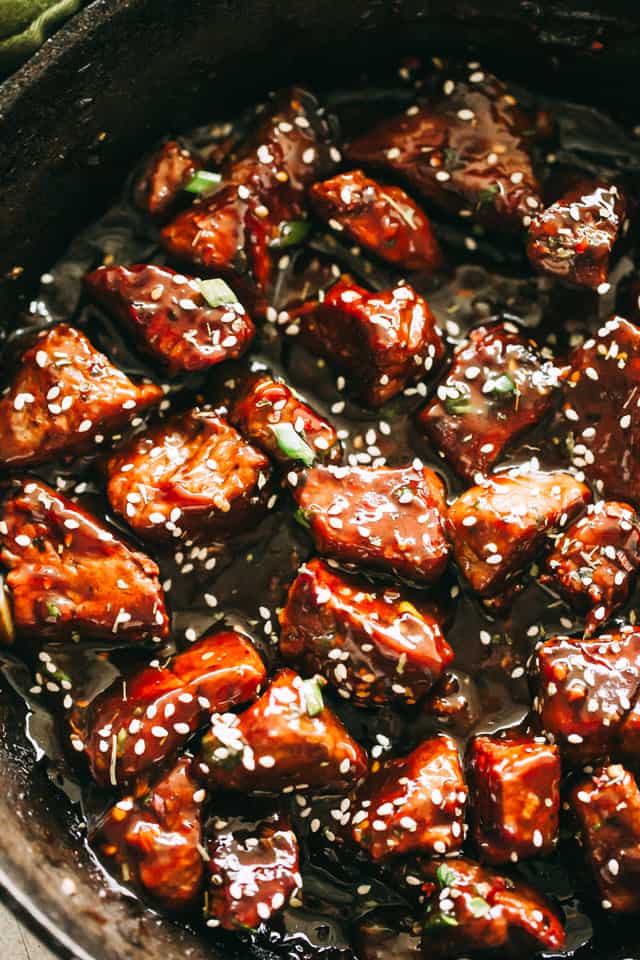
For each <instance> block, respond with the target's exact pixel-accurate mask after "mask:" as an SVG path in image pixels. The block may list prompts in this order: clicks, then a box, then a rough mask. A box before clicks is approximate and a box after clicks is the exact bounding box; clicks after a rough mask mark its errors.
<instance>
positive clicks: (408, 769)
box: [351, 736, 467, 860]
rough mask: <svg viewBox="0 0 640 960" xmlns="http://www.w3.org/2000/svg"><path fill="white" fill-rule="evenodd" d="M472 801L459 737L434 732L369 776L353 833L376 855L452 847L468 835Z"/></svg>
mask: <svg viewBox="0 0 640 960" xmlns="http://www.w3.org/2000/svg"><path fill="white" fill-rule="evenodd" d="M466 801H467V788H466V786H465V782H464V780H463V778H462V770H461V769H460V760H459V757H458V750H457V748H456V746H455V744H454V742H453V740H451V738H450V737H446V736H437V737H433V738H432V739H431V740H425V741H424V743H421V744H420V746H419V747H417V748H416V749H415V750H414V751H413V752H412V753H410V754H409V756H408V757H401V758H398V759H396V760H387V761H386V762H385V763H383V764H382V766H381V768H380V769H379V770H378V772H377V773H373V774H371V775H370V776H369V777H368V778H367V780H365V782H364V784H363V785H362V787H361V788H360V789H359V791H358V794H357V796H356V799H355V802H354V804H353V807H352V809H353V816H352V818H351V824H352V832H353V838H354V840H355V841H356V843H359V844H360V846H361V847H363V849H365V850H366V851H367V853H368V854H369V856H370V857H371V858H372V859H373V860H382V859H386V858H387V857H389V856H394V855H397V854H405V853H409V852H413V853H416V852H420V853H425V854H427V855H428V856H433V855H434V854H445V853H450V852H451V851H454V850H459V849H460V847H461V846H462V842H463V840H464V833H465V830H466V827H465V823H464V808H465V804H466Z"/></svg>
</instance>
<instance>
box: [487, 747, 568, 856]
mask: <svg viewBox="0 0 640 960" xmlns="http://www.w3.org/2000/svg"><path fill="white" fill-rule="evenodd" d="M469 770H470V780H469V787H470V790H471V795H472V797H473V804H472V810H473V817H472V820H473V837H474V840H475V843H476V846H477V848H478V851H479V854H480V858H481V859H482V860H485V861H486V862H487V863H509V861H512V862H516V861H517V860H522V859H524V858H526V857H539V856H546V855H547V854H549V853H551V852H552V851H553V849H554V847H555V845H556V843H557V840H558V814H559V808H560V792H559V784H560V756H559V753H558V750H557V747H555V746H552V745H550V744H548V743H546V742H544V741H543V742H539V741H533V740H528V739H526V738H525V737H510V738H509V739H508V740H501V739H498V738H497V737H476V738H475V739H474V740H473V742H472V744H471V749H470V754H469Z"/></svg>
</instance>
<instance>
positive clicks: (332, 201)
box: [309, 170, 442, 273]
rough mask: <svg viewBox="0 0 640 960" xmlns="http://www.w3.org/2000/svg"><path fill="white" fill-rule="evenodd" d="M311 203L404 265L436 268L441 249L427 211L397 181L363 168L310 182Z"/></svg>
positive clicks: (354, 237)
mask: <svg viewBox="0 0 640 960" xmlns="http://www.w3.org/2000/svg"><path fill="white" fill-rule="evenodd" d="M309 196H310V198H311V203H312V205H313V207H314V209H315V211H316V213H318V214H319V216H321V217H322V219H323V220H326V221H327V222H328V223H329V226H330V227H332V228H333V229H334V230H338V231H340V232H342V231H344V233H345V235H346V236H347V237H348V238H349V240H353V241H354V242H355V243H357V244H359V245H360V246H362V247H365V249H367V250H371V251H372V252H373V253H375V254H377V256H379V257H380V258H381V259H382V260H386V261H387V262H388V263H393V264H394V265H397V266H398V267H399V268H400V269H402V270H424V271H426V272H428V273H434V272H435V271H436V270H439V269H440V267H441V266H442V254H441V252H440V247H439V246H438V241H437V240H436V237H435V234H434V232H433V230H432V229H431V224H430V222H429V219H428V217H427V216H426V214H425V213H423V211H422V210H421V209H420V207H419V206H418V205H417V203H415V201H414V200H412V199H411V197H410V196H409V195H408V194H406V193H405V192H404V190H401V189H400V187H392V186H383V185H382V184H380V183H378V182H377V181H376V180H372V179H371V178H370V177H367V176H366V175H365V174H364V173H363V172H362V170H352V171H350V172H349V173H339V174H338V175H337V176H336V177H334V178H333V179H332V180H325V181H324V183H314V185H313V186H312V187H311V190H310V191H309Z"/></svg>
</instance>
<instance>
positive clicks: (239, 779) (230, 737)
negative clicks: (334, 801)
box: [200, 670, 367, 795]
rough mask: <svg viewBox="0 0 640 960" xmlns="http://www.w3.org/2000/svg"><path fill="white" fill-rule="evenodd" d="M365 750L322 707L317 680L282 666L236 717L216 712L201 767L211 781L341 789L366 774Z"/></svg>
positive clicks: (263, 788) (269, 789)
mask: <svg viewBox="0 0 640 960" xmlns="http://www.w3.org/2000/svg"><path fill="white" fill-rule="evenodd" d="M366 767H367V756H366V754H365V752H364V750H363V749H362V747H360V746H359V745H358V744H357V743H356V741H355V740H354V739H353V738H352V737H351V736H350V734H349V733H348V732H347V730H346V729H345V728H344V727H343V725H342V723H341V722H340V720H339V719H338V718H337V717H336V716H335V715H334V714H333V713H332V712H331V711H330V710H329V708H328V707H327V706H325V704H324V702H323V699H322V692H321V690H320V687H319V685H318V683H317V681H315V680H302V678H301V677H299V676H298V675H297V674H296V673H294V672H293V670H280V671H279V673H277V674H276V676H275V677H274V679H273V681H272V682H271V684H270V686H269V687H268V688H267V690H266V691H265V693H263V695H262V696H261V697H260V699H259V700H257V701H256V702H255V703H254V704H253V706H251V707H249V708H248V710H245V711H244V713H241V714H240V715H239V716H237V715H236V714H233V713H226V714H216V715H214V716H213V717H212V718H211V729H210V730H209V732H208V733H207V734H206V736H205V737H204V740H203V741H202V754H201V762H200V769H201V771H202V773H203V774H204V775H205V777H206V778H207V780H208V782H209V783H210V784H211V786H212V787H213V786H215V787H218V788H221V789H224V790H240V791H242V792H251V793H270V794H276V795H277V794H279V793H281V792H282V790H284V789H287V788H293V787H296V788H299V789H306V788H311V789H319V790H320V791H321V792H323V793H341V792H345V791H346V790H348V789H350V788H351V787H352V786H353V785H354V784H355V783H357V781H358V780H360V778H361V777H362V776H363V775H364V773H365V770H366Z"/></svg>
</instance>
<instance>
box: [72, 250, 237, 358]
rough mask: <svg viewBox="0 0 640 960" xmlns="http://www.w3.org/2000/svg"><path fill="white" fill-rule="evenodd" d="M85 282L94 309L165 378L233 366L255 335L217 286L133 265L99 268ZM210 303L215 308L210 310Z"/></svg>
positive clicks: (234, 302) (166, 270) (224, 289)
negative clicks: (132, 340) (112, 320)
mask: <svg viewBox="0 0 640 960" xmlns="http://www.w3.org/2000/svg"><path fill="white" fill-rule="evenodd" d="M85 282H86V284H87V287H88V289H89V291H90V293H91V295H92V296H93V297H94V298H95V299H96V300H97V301H98V303H100V304H102V305H103V306H104V307H105V308H106V309H107V310H108V311H109V312H110V313H113V315H114V316H115V317H116V318H117V319H118V320H120V322H121V323H123V324H124V325H125V327H126V328H128V329H129V330H130V331H131V332H132V333H133V335H134V336H135V337H136V340H137V342H138V343H139V345H140V347H141V349H142V350H144V352H145V353H148V354H149V355H150V356H151V357H153V359H154V360H157V361H159V362H160V363H161V364H162V365H163V366H166V367H167V368H168V371H169V373H170V374H171V375H174V374H177V373H185V372H190V371H193V370H206V369H207V367H211V366H213V365H214V364H216V363H221V362H222V361H223V360H235V359H236V358H237V357H240V356H241V355H242V354H243V353H244V352H245V350H246V349H247V347H248V346H249V344H250V343H251V341H252V339H253V336H254V333H255V327H254V325H253V321H252V320H251V318H250V317H249V316H248V314H247V313H246V311H245V309H244V307H243V306H242V304H241V303H239V302H238V300H237V299H236V297H235V294H234V293H233V292H232V291H231V290H230V289H229V287H227V285H226V284H225V283H221V282H219V281H206V280H205V281H202V280H196V279H193V278H192V277H185V276H182V275H181V274H178V273H175V272H174V271H173V270H170V269H169V268H168V267H156V266H153V265H146V264H137V265H136V266H133V267H128V268H127V267H99V268H98V269H97V270H95V271H94V272H93V273H90V274H89V275H88V276H87V277H86V280H85ZM212 283H213V285H214V286H213V288H212V287H211V284H212ZM207 297H208V298H209V299H207ZM210 300H211V301H212V302H213V303H215V304H216V305H215V306H211V305H210V302H209V301H210Z"/></svg>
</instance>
